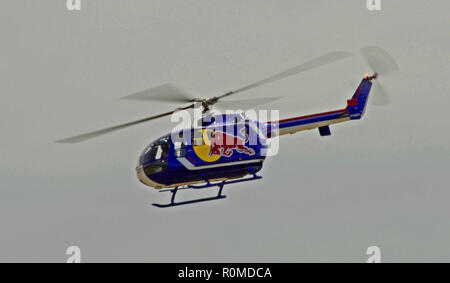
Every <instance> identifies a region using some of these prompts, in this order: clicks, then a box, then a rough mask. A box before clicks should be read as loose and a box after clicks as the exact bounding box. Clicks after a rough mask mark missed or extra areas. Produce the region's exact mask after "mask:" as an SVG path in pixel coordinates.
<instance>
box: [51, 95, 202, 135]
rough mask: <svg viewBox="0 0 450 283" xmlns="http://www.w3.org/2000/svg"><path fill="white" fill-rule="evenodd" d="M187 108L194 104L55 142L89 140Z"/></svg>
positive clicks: (192, 106)
mask: <svg viewBox="0 0 450 283" xmlns="http://www.w3.org/2000/svg"><path fill="white" fill-rule="evenodd" d="M189 108H194V104H191V105H189V106H186V107H183V108H179V109H176V110H173V111H169V112H166V113H162V114H159V115H155V116H151V117H148V118H144V119H140V120H137V121H133V122H129V123H125V124H121V125H117V126H113V127H109V128H105V129H102V130H98V131H93V132H89V133H86V134H81V135H78V136H74V137H70V138H66V139H62V140H58V141H56V142H57V143H79V142H82V141H85V140H89V139H92V138H95V137H98V136H101V135H105V134H109V133H111V132H115V131H117V130H120V129H124V128H127V127H130V126H134V125H137V124H141V123H144V122H147V121H150V120H154V119H158V118H161V117H164V116H168V115H172V114H173V113H175V112H176V111H179V110H186V109H189Z"/></svg>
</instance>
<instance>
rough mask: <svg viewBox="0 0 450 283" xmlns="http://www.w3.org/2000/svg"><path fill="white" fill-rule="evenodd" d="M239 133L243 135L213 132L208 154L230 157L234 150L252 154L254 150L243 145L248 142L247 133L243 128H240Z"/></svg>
mask: <svg viewBox="0 0 450 283" xmlns="http://www.w3.org/2000/svg"><path fill="white" fill-rule="evenodd" d="M241 134H242V136H243V137H239V136H234V135H231V134H228V133H224V132H214V133H213V134H212V136H211V141H210V145H209V153H208V155H209V156H214V155H215V156H225V157H230V156H231V155H233V152H234V151H236V152H239V153H245V154H248V155H254V154H255V151H254V150H253V149H252V148H250V147H248V146H246V145H245V144H246V143H247V142H248V134H247V133H246V129H245V128H243V129H242V130H241Z"/></svg>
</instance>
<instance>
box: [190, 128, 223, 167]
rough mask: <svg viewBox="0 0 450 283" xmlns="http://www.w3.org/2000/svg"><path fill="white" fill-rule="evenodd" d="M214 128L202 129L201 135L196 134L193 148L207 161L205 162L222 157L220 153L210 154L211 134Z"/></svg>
mask: <svg viewBox="0 0 450 283" xmlns="http://www.w3.org/2000/svg"><path fill="white" fill-rule="evenodd" d="M212 132H213V130H212V129H202V130H201V137H198V138H196V136H197V135H195V136H194V139H193V140H194V143H193V148H194V152H195V154H197V156H198V157H199V158H200V159H201V160H203V161H205V162H214V161H217V160H219V159H220V157H221V156H220V155H212V156H210V155H209V151H210V147H211V134H212Z"/></svg>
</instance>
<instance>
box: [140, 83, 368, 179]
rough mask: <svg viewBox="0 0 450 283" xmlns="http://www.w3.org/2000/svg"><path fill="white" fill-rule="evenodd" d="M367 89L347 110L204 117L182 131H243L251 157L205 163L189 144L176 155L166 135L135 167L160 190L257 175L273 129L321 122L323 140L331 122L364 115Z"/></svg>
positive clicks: (359, 91)
mask: <svg viewBox="0 0 450 283" xmlns="http://www.w3.org/2000/svg"><path fill="white" fill-rule="evenodd" d="M371 87H372V82H371V78H368V77H366V78H364V79H363V80H362V82H361V84H360V85H359V87H358V89H357V90H356V92H355V94H354V95H353V97H352V99H350V100H348V101H347V107H346V108H344V109H341V110H335V111H331V112H325V113H319V114H314V115H308V116H302V117H297V118H291V119H285V120H281V121H279V122H268V123H260V122H257V121H250V120H245V119H244V118H243V116H242V115H240V114H235V115H220V116H214V117H211V116H208V117H204V118H203V121H202V123H201V125H200V127H199V128H197V129H187V130H185V131H184V135H186V133H190V135H191V136H194V131H198V130H200V131H201V130H202V129H206V130H210V131H211V132H214V131H215V132H225V133H227V134H230V135H232V136H234V137H240V138H244V137H245V136H243V135H242V133H241V132H240V131H239V129H241V128H243V127H245V129H246V133H247V134H248V135H249V141H247V142H246V143H245V146H246V147H248V148H250V149H252V150H253V151H254V154H253V155H249V154H247V153H244V152H238V151H237V150H233V153H232V154H231V155H230V156H229V157H226V156H221V157H220V159H218V160H216V161H212V162H207V161H204V160H202V159H201V158H200V157H199V156H198V155H197V154H196V152H195V150H194V147H193V145H192V143H191V142H189V143H188V145H186V147H185V148H183V150H180V151H177V152H176V150H175V145H174V143H173V141H172V138H171V136H170V135H168V136H165V137H162V138H161V139H158V140H157V141H155V142H154V143H152V144H151V145H150V146H149V147H148V148H147V149H146V151H144V153H143V154H142V156H141V157H140V160H139V166H138V167H142V168H144V172H145V174H146V176H147V177H148V178H149V179H151V180H152V181H153V182H156V183H158V184H161V185H162V187H171V186H172V187H175V186H176V185H179V184H183V183H190V182H197V181H199V182H202V181H203V182H205V179H207V180H213V179H220V178H229V179H235V178H242V177H244V176H246V175H248V174H250V172H253V173H257V172H258V171H260V170H261V169H262V166H263V162H264V160H265V155H264V153H263V152H264V151H265V149H267V139H269V138H271V137H272V135H273V131H274V130H275V128H276V127H278V128H279V129H280V130H282V129H289V128H291V127H297V126H300V125H307V124H313V123H318V122H321V125H320V126H318V127H319V131H320V134H321V135H323V136H324V135H329V134H331V132H330V129H329V127H328V125H327V123H328V122H329V124H332V123H333V121H335V120H339V121H342V119H344V120H345V119H352V120H353V119H360V118H361V117H362V116H363V115H364V111H365V107H366V104H367V100H368V96H369V93H370V90H371ZM324 124H325V126H324ZM227 126H229V127H227ZM181 132H183V131H180V132H179V133H177V135H174V137H176V136H180V135H181ZM255 137H256V138H255ZM187 139H189V138H188V137H185V140H187ZM255 139H256V141H255ZM162 141H163V143H165V144H166V145H167V148H166V151H165V152H163V154H162V157H161V158H159V159H157V160H155V158H153V154H156V153H155V150H154V149H155V148H156V147H157V146H158V144H161V143H162ZM190 141H191V139H190ZM251 141H254V143H253V144H250V142H251ZM179 158H185V162H186V160H187V161H188V162H189V163H190V164H191V166H196V167H201V166H211V165H213V166H217V165H222V166H219V167H214V168H203V169H199V170H191V169H189V168H187V167H186V166H185V165H183V164H182V163H181V162H180V159H179ZM246 161H249V163H245V164H242V163H241V164H233V163H237V162H246ZM252 161H254V162H252ZM230 163H231V165H230Z"/></svg>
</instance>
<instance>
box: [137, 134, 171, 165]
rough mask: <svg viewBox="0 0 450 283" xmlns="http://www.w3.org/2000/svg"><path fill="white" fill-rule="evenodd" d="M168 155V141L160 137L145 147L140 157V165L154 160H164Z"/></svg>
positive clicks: (166, 138)
mask: <svg viewBox="0 0 450 283" xmlns="http://www.w3.org/2000/svg"><path fill="white" fill-rule="evenodd" d="M169 154H170V139H169V137H162V138H160V139H159V140H157V141H156V142H154V143H152V144H151V145H149V146H148V147H147V149H146V150H145V151H144V153H143V154H142V157H141V163H142V164H145V163H148V162H151V161H154V160H160V159H166V158H168V157H169Z"/></svg>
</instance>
